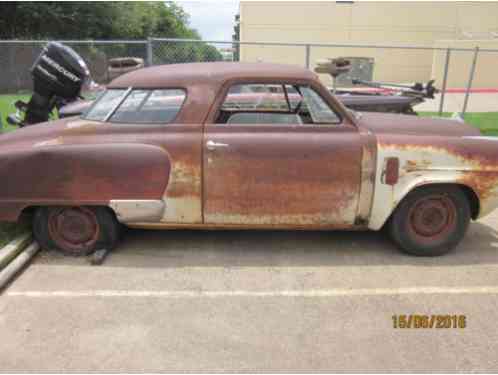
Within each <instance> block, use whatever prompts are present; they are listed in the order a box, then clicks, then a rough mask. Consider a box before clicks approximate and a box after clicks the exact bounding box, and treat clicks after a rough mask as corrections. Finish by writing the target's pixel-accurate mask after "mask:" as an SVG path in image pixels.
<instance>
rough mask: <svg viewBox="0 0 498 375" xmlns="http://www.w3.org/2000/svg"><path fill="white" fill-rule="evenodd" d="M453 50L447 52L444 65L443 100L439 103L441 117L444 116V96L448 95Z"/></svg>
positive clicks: (449, 49)
mask: <svg viewBox="0 0 498 375" xmlns="http://www.w3.org/2000/svg"><path fill="white" fill-rule="evenodd" d="M450 56H451V48H448V49H447V50H446V61H445V63H444V74H443V86H442V87H441V99H440V101H439V116H441V115H442V114H443V107H444V95H445V94H446V84H447V82H448V69H449V67H450Z"/></svg>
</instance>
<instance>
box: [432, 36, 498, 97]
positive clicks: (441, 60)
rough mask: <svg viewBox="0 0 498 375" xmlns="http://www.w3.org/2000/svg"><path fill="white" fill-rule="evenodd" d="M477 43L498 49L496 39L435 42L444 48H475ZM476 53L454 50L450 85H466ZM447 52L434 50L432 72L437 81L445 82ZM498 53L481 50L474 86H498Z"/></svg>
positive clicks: (480, 45)
mask: <svg viewBox="0 0 498 375" xmlns="http://www.w3.org/2000/svg"><path fill="white" fill-rule="evenodd" d="M476 45H478V46H479V48H483V49H497V50H498V39H496V40H438V41H436V43H435V44H434V46H436V47H442V48H448V47H449V48H475V47H476ZM473 59H474V53H472V52H470V53H469V52H459V51H452V52H451V54H450V65H449V69H448V81H447V82H448V83H447V85H448V87H466V86H467V83H468V81H469V75H470V69H471V68H472V61H473ZM445 62H446V52H445V51H437V52H434V57H433V64H432V74H431V76H432V77H433V78H434V79H435V80H436V82H443V77H444V65H445ZM497 70H498V53H497V52H482V51H481V52H479V54H478V58H477V63H476V67H475V74H474V78H473V81H472V87H480V88H489V87H498V74H497Z"/></svg>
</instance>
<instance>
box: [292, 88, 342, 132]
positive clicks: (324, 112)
mask: <svg viewBox="0 0 498 375" xmlns="http://www.w3.org/2000/svg"><path fill="white" fill-rule="evenodd" d="M300 91H301V94H302V95H303V98H304V103H305V104H306V108H307V110H308V112H309V115H310V117H311V119H312V120H313V123H314V124H337V123H340V122H341V119H340V117H339V116H338V115H337V114H336V113H335V112H334V111H333V110H332V108H330V107H329V105H328V104H327V103H326V102H325V100H323V98H322V97H321V96H320V95H318V93H317V92H316V91H315V90H313V89H312V88H310V87H306V86H303V87H301V88H300Z"/></svg>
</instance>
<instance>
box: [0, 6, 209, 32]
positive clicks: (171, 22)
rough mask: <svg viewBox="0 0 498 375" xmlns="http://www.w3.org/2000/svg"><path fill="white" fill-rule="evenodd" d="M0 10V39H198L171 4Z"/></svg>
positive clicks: (24, 7)
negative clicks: (155, 37)
mask: <svg viewBox="0 0 498 375" xmlns="http://www.w3.org/2000/svg"><path fill="white" fill-rule="evenodd" d="M1 8H2V9H1V12H0V38H1V39H144V38H146V37H149V36H157V37H164V38H196V39H197V38H199V34H198V33H197V31H195V30H194V29H192V28H190V27H189V24H188V14H186V13H185V11H184V10H183V9H182V8H181V7H180V6H178V5H177V4H174V3H163V2H52V1H49V2H3V3H2V6H1Z"/></svg>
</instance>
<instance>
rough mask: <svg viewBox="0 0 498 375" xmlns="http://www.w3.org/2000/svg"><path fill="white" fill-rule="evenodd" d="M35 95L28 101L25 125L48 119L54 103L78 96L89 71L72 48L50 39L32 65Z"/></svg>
mask: <svg viewBox="0 0 498 375" xmlns="http://www.w3.org/2000/svg"><path fill="white" fill-rule="evenodd" d="M31 75H32V77H33V91H34V93H33V96H32V97H31V99H30V101H29V103H28V104H27V107H26V110H25V112H26V113H25V117H24V120H23V124H22V125H21V126H23V125H31V124H36V123H39V122H44V121H48V119H49V115H50V113H51V112H52V110H53V109H54V108H55V107H59V106H60V105H63V104H65V103H67V102H71V101H74V100H76V99H77V98H78V97H79V95H80V92H81V89H82V88H83V86H84V84H85V83H86V82H87V81H89V80H90V71H89V70H88V67H87V65H86V63H85V62H84V60H83V59H82V58H81V56H80V55H78V54H77V53H76V52H75V51H74V50H73V49H72V48H70V47H68V46H65V45H63V44H61V43H57V42H50V43H48V44H47V46H45V47H44V48H43V50H42V52H41V53H40V55H39V56H38V57H37V59H36V60H35V63H34V64H33V66H32V68H31Z"/></svg>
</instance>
